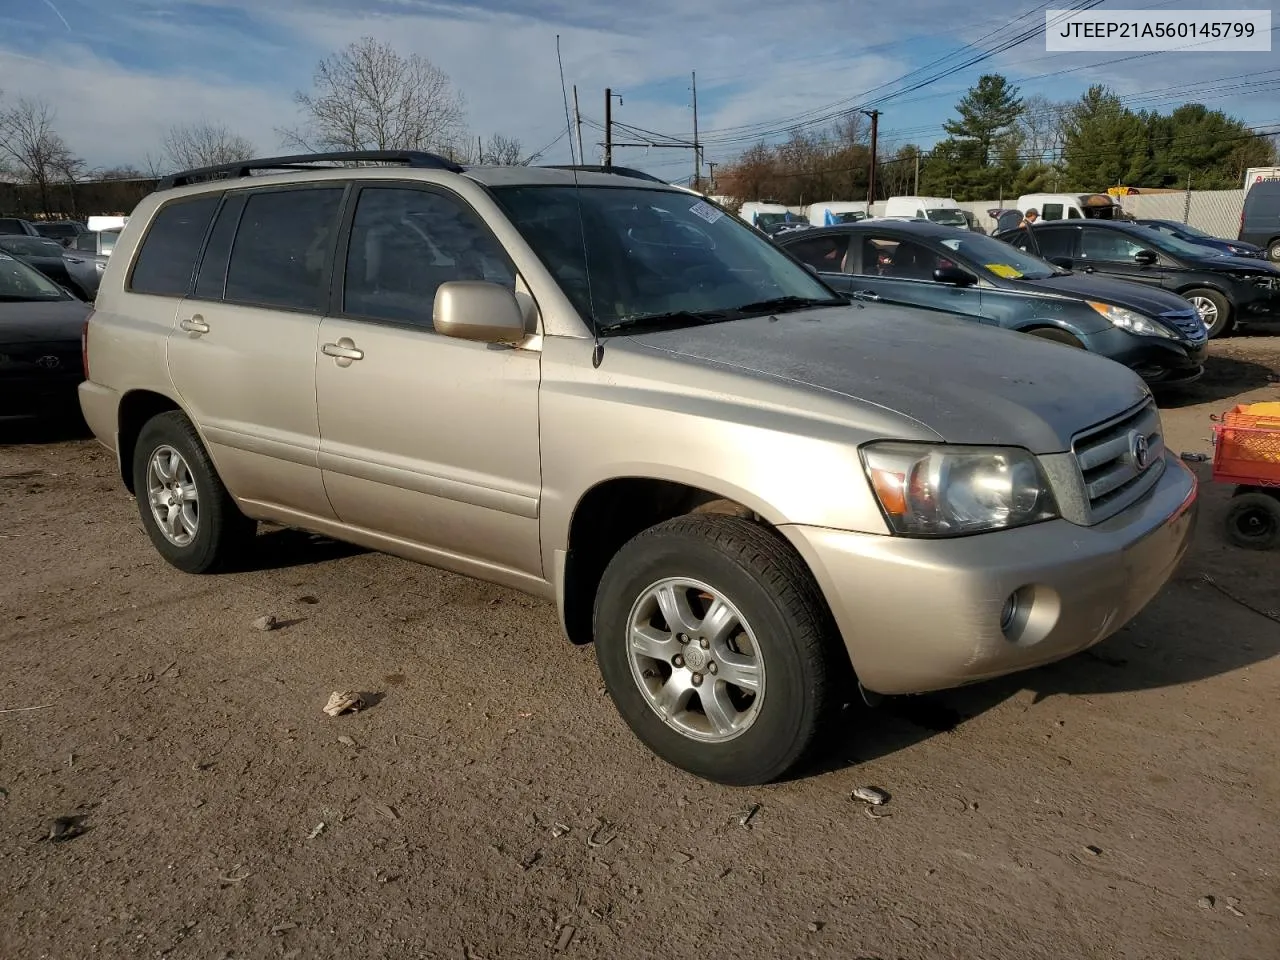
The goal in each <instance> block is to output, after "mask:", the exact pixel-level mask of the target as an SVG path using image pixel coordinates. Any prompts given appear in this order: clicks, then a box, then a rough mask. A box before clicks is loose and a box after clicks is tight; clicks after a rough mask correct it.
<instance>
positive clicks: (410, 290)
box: [342, 187, 515, 327]
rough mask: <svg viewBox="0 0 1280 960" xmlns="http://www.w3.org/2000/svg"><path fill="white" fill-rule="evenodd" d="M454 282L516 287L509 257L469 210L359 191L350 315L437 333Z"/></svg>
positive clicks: (347, 288)
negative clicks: (443, 291) (439, 300)
mask: <svg viewBox="0 0 1280 960" xmlns="http://www.w3.org/2000/svg"><path fill="white" fill-rule="evenodd" d="M451 280H488V281H490V282H492V283H500V284H502V285H503V286H505V287H509V288H512V289H514V288H515V270H514V268H513V267H512V266H511V262H510V261H509V260H508V259H507V254H506V251H505V250H503V249H502V246H501V245H500V244H499V243H498V241H497V240H496V239H494V237H493V235H492V234H490V233H489V231H488V229H487V228H486V227H485V225H484V223H483V222H482V221H481V220H480V218H479V217H478V216H477V215H476V214H475V213H474V212H473V211H472V210H471V208H470V207H468V206H466V205H465V204H464V203H462V202H461V201H460V200H456V199H454V198H452V197H448V196H445V195H443V194H439V193H432V192H429V191H426V190H413V189H407V188H402V187H366V188H365V189H364V190H362V191H360V200H359V203H358V204H357V206H356V215H355V220H354V221H353V223H352V224H351V244H350V246H349V247H348V249H347V270H346V278H345V282H344V285H343V291H342V310H343V312H344V313H347V314H350V315H352V316H357V317H369V318H370V319H374V320H391V321H397V322H401V323H413V324H419V325H422V326H425V327H431V317H432V308H433V307H434V305H435V299H436V290H437V289H438V288H439V286H440V284H442V283H446V282H448V281H451Z"/></svg>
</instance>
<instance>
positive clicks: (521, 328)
mask: <svg viewBox="0 0 1280 960" xmlns="http://www.w3.org/2000/svg"><path fill="white" fill-rule="evenodd" d="M432 322H433V324H434V325H435V329H436V333H439V334H441V335H443V336H446V337H457V338H458V339H459V340H476V341H478V342H480V343H519V342H520V341H521V340H523V339H524V338H525V335H526V334H525V320H524V310H523V309H521V307H520V303H519V301H517V300H516V296H515V294H514V293H512V292H511V291H510V290H509V289H507V288H506V287H504V286H502V285H501V284H497V283H489V282H487V281H484V280H451V281H449V282H448V283H442V284H440V287H439V289H437V290H436V301H435V307H434V310H433V312H432Z"/></svg>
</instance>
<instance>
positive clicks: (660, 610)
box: [595, 515, 844, 786]
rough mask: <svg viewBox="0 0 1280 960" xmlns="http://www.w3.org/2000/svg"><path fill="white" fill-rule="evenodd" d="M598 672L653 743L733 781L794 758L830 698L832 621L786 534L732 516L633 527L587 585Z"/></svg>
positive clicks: (834, 670)
mask: <svg viewBox="0 0 1280 960" xmlns="http://www.w3.org/2000/svg"><path fill="white" fill-rule="evenodd" d="M595 637H596V650H597V656H598V659H599V662H600V672H601V674H602V675H603V677H604V681H605V685H606V686H607V687H608V690H609V694H610V696H611V697H612V698H613V701H614V703H615V705H616V706H617V709H618V712H619V713H621V714H622V717H623V719H624V720H626V722H627V724H628V725H629V726H630V727H631V729H632V731H633V732H634V733H635V734H636V736H637V737H639V738H640V740H641V741H643V742H644V743H645V744H646V745H647V746H648V747H649V748H650V749H651V750H652V751H653V752H654V753H656V754H657V755H658V756H660V757H662V758H663V759H664V760H666V761H668V762H669V763H672V764H674V765H675V766H677V767H680V768H682V769H684V770H687V771H689V772H690V773H693V774H696V775H698V776H700V777H704V778H706V779H708V780H714V781H716V782H719V783H726V784H733V785H742V786H745V785H749V784H759V783H767V782H769V781H771V780H775V779H777V778H778V777H781V776H782V775H784V774H785V773H787V771H789V770H790V769H792V768H793V767H795V766H796V765H797V764H798V763H800V762H801V761H802V760H803V759H804V757H805V756H806V754H807V753H808V752H809V750H810V748H811V747H812V746H813V745H814V744H815V742H816V741H817V739H818V735H819V733H820V731H821V729H822V728H823V727H824V725H825V724H826V722H827V721H828V720H829V719H830V718H831V717H832V716H833V715H834V714H835V712H836V710H837V708H838V706H839V703H838V694H839V692H840V691H839V687H840V680H841V678H842V675H843V673H844V670H843V669H842V664H841V659H840V657H841V655H840V654H838V653H835V652H833V651H834V650H835V644H834V643H833V640H834V638H835V627H834V624H833V622H832V620H831V616H830V614H829V613H828V612H827V608H826V605H825V603H824V601H823V599H822V597H821V595H820V593H819V592H818V589H817V586H816V585H815V584H814V582H813V580H812V578H811V577H810V575H809V572H808V570H807V569H806V568H805V566H804V564H803V563H802V561H801V560H800V558H799V556H798V555H797V554H796V553H795V551H794V550H793V549H792V548H791V546H790V544H788V543H786V542H785V541H784V540H782V539H781V538H779V537H778V536H777V535H776V534H774V533H773V532H771V531H770V530H768V529H766V528H764V527H762V526H760V525H759V524H756V523H752V522H750V521H748V520H743V519H740V518H736V517H723V516H711V515H707V516H693V515H691V516H685V517H678V518H676V519H674V520H669V521H667V522H665V523H662V524H659V525H657V526H655V527H652V528H650V529H649V530H646V531H644V532H643V533H641V534H639V535H638V536H636V537H635V538H634V539H632V540H631V541H630V542H628V543H627V544H626V545H625V546H623V548H622V549H621V550H620V551H619V552H618V554H617V555H616V556H615V557H614V558H613V560H612V561H611V562H610V564H609V566H608V568H607V569H606V570H605V573H604V577H603V579H602V580H601V583H600V589H599V592H598V593H597V595H596V606H595Z"/></svg>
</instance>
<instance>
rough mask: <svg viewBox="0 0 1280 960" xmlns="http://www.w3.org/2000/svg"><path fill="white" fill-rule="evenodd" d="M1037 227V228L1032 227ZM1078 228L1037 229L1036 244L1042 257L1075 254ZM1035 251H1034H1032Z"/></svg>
mask: <svg viewBox="0 0 1280 960" xmlns="http://www.w3.org/2000/svg"><path fill="white" fill-rule="evenodd" d="M1032 229H1035V228H1032ZM1078 232H1079V231H1078V230H1075V229H1065V230H1036V231H1035V235H1036V236H1035V241H1036V246H1037V247H1038V248H1039V250H1040V256H1042V257H1071V256H1073V255H1074V247H1075V243H1074V241H1075V238H1076V234H1077V233H1078ZM1032 252H1034V251H1032Z"/></svg>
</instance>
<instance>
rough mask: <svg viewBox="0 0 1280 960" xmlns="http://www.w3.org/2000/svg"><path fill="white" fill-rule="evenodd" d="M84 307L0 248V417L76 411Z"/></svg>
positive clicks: (84, 316)
mask: <svg viewBox="0 0 1280 960" xmlns="http://www.w3.org/2000/svg"><path fill="white" fill-rule="evenodd" d="M88 313H89V306H88V305H87V304H85V303H84V302H82V301H80V300H77V299H75V298H74V297H72V296H71V295H70V294H68V293H67V292H66V291H65V290H63V289H62V288H61V287H59V286H58V285H57V284H55V283H54V282H53V281H51V280H50V279H49V278H48V277H45V276H44V275H43V274H41V273H40V272H39V271H37V270H35V269H34V268H32V267H30V266H28V265H27V264H25V263H23V262H22V261H21V260H19V259H18V258H16V257H12V256H10V255H9V254H7V253H4V252H3V251H0V419H12V418H34V417H52V416H57V415H59V414H63V415H66V414H74V413H78V412H79V410H78V408H79V404H78V402H77V394H76V387H77V385H78V384H79V383H80V381H81V380H82V379H84V377H83V365H82V363H81V334H82V333H83V331H84V322H85V318H86V317H87V316H88Z"/></svg>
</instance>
